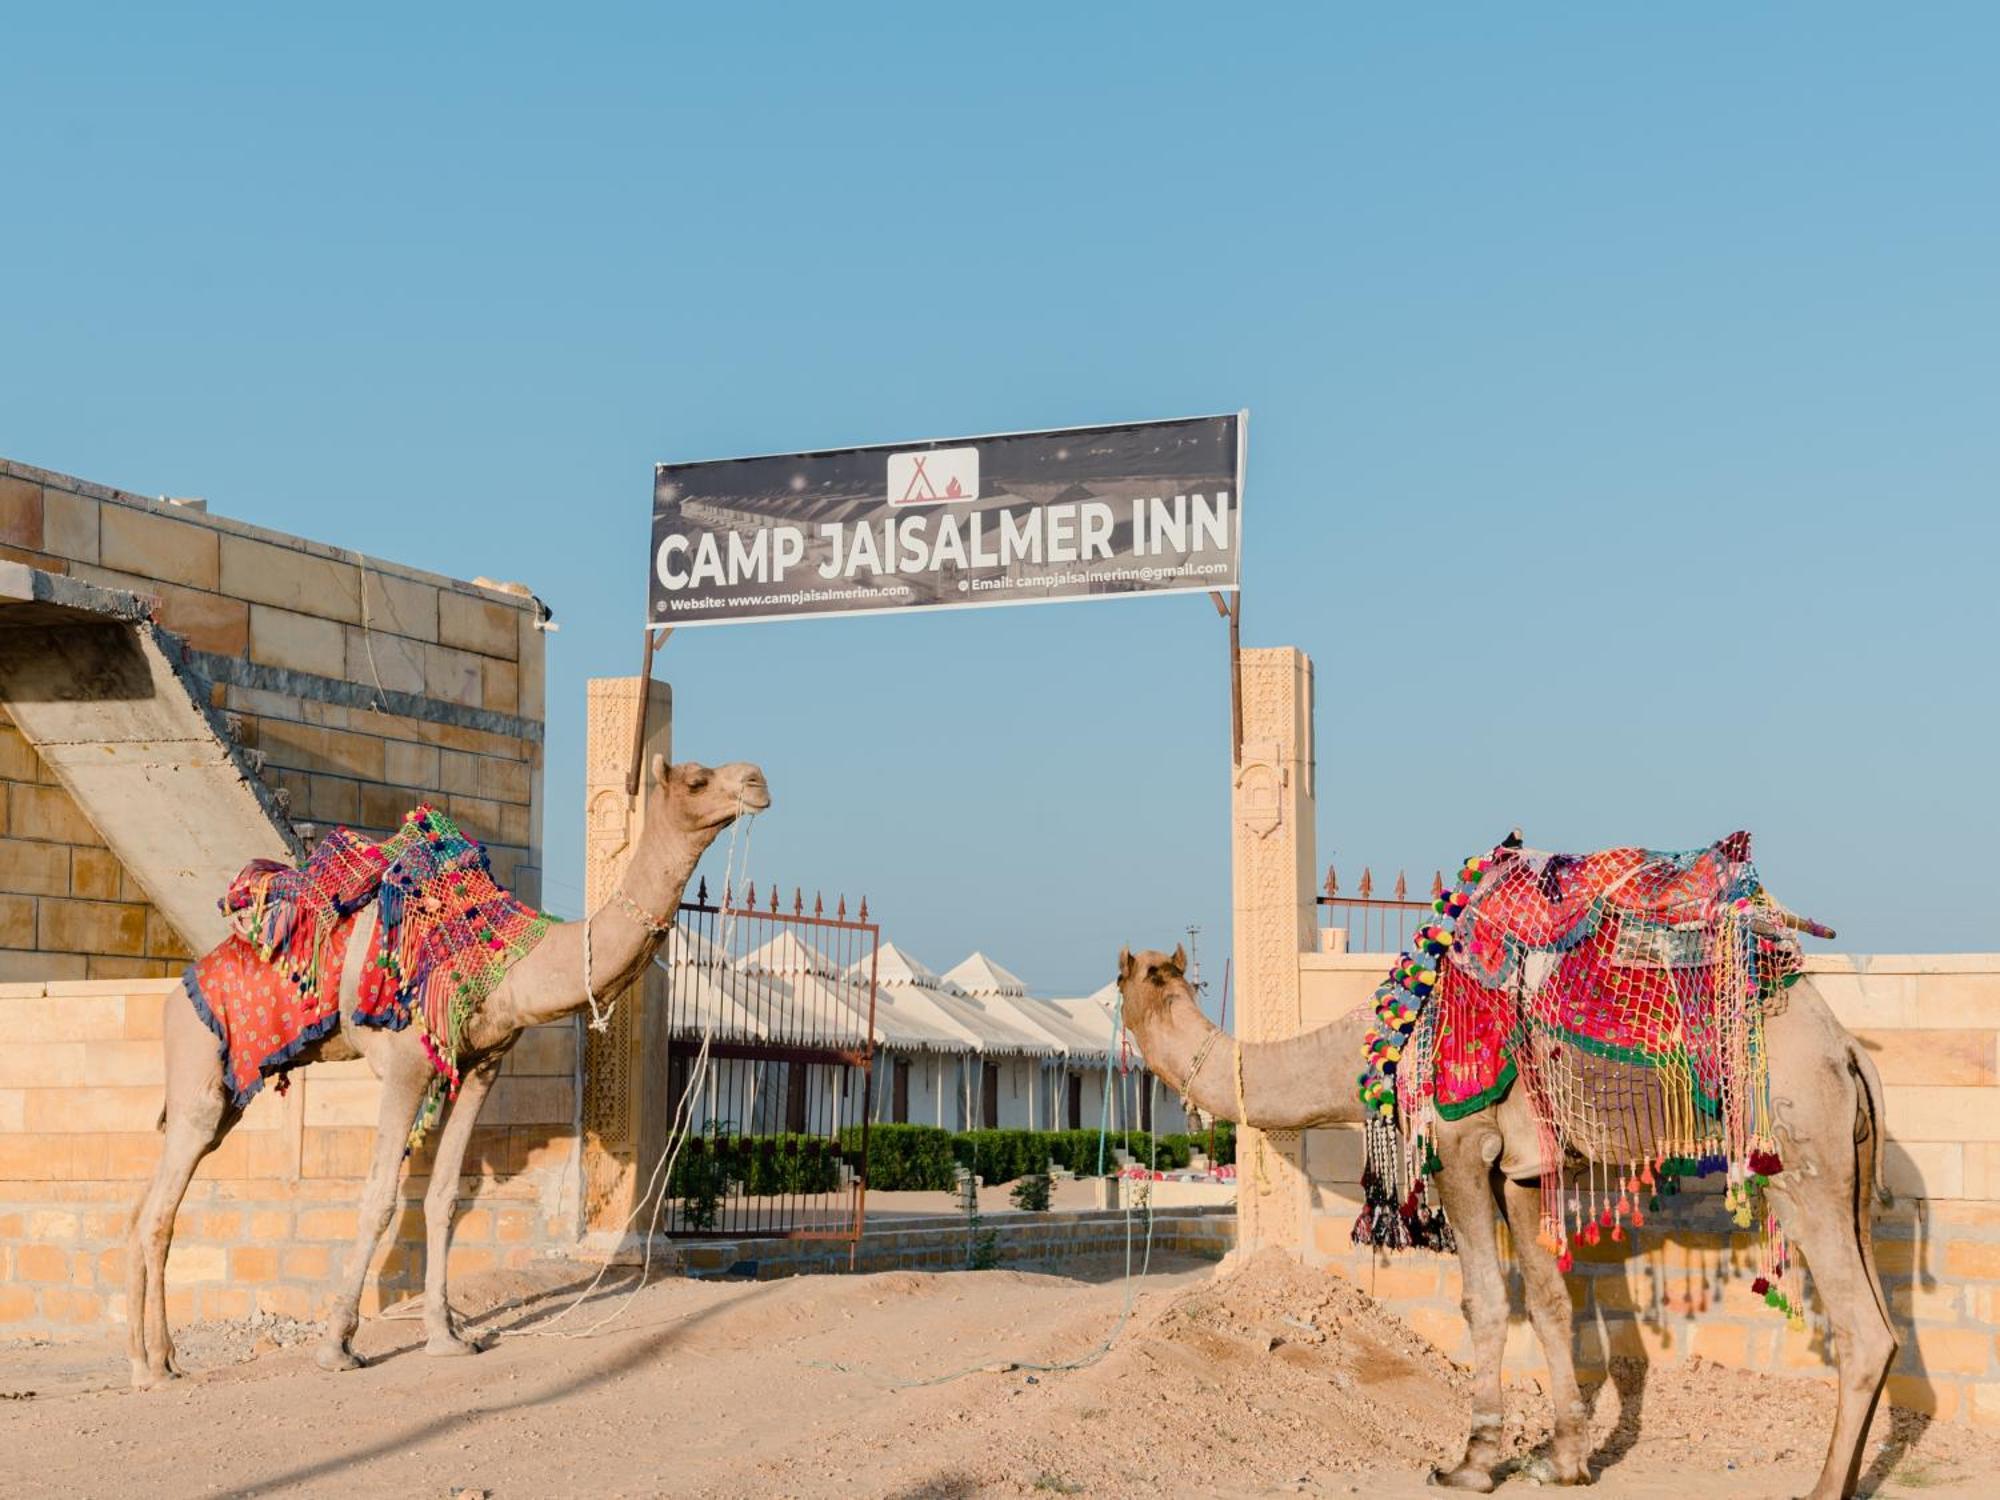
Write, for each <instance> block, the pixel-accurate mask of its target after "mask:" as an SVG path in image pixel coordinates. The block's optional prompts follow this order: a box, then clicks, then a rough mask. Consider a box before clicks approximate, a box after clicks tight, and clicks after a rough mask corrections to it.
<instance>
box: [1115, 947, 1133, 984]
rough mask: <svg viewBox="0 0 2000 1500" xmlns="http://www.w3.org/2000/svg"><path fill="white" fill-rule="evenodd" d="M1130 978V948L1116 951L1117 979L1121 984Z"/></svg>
mask: <svg viewBox="0 0 2000 1500" xmlns="http://www.w3.org/2000/svg"><path fill="white" fill-rule="evenodd" d="M1131 977H1132V950H1131V949H1130V948H1120V949H1119V950H1118V978H1119V980H1120V981H1121V982H1122V981H1124V980H1127V979H1130V978H1131Z"/></svg>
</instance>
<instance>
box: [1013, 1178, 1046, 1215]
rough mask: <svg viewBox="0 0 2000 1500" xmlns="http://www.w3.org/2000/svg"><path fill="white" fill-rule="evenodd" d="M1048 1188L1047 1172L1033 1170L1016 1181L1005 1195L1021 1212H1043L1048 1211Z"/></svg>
mask: <svg viewBox="0 0 2000 1500" xmlns="http://www.w3.org/2000/svg"><path fill="white" fill-rule="evenodd" d="M1049 1189H1050V1182H1049V1174H1048V1173H1046V1172H1034V1173H1030V1174H1029V1175H1028V1176H1026V1177H1023V1178H1022V1179H1021V1180H1020V1181H1019V1182H1016V1183H1015V1184H1014V1191H1013V1192H1011V1193H1009V1194H1008V1195H1007V1196H1008V1197H1009V1198H1010V1199H1011V1200H1012V1201H1013V1204H1014V1207H1016V1208H1018V1209H1020V1210H1021V1212H1023V1213H1029V1214H1045V1213H1047V1212H1048V1211H1049Z"/></svg>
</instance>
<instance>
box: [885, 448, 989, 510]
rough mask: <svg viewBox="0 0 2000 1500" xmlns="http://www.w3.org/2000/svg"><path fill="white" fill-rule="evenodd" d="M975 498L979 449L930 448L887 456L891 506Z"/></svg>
mask: <svg viewBox="0 0 2000 1500" xmlns="http://www.w3.org/2000/svg"><path fill="white" fill-rule="evenodd" d="M978 498H979V450H978V449H977V448H931V449H928V450H926V451H924V452H922V453H891V454H890V455H889V503H890V504H891V505H949V504H950V503H952V502H953V501H956V500H977V499H978Z"/></svg>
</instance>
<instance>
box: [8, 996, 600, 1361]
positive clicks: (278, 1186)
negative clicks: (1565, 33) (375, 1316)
mask: <svg viewBox="0 0 2000 1500" xmlns="http://www.w3.org/2000/svg"><path fill="white" fill-rule="evenodd" d="M186 1003H187V1002H186V1000H185V999H184V998H183V997H182V995H181V992H180V987H179V985H178V983H177V982H174V981H161V980H150V981H144V980H142V981H128V982H115V981H98V982H90V981H55V982H51V983H46V984H0V1337H11V1336H21V1335H36V1336H42V1337H61V1336H64V1335H74V1334H77V1333H83V1332H88V1331H90V1330H92V1329H94V1328H99V1327H101V1325H102V1324H104V1323H105V1322H107V1321H110V1322H119V1321H122V1320H123V1318H124V1315H125V1270H124V1267H125V1249H124V1236H125V1231H126V1226H127V1225H128V1223H129V1222H130V1216H131V1211H132V1208H133V1206H134V1205H135V1204H136V1203H137V1202H138V1199H139V1196H140V1195H141V1193H143V1191H144V1190H145V1185H146V1182H147V1180H148V1179H149V1178H150V1177H151V1175H152V1172H153V1167H154V1164H155V1163H156V1162H157V1161H158V1159H159V1152H160V1137H159V1135H158V1134H157V1132H156V1131H155V1130H154V1128H153V1127H154V1122H155V1120H156V1119H157V1117H158V1115H159V1110H160V1100H161V1092H162V1090H161V1085H162V1074H161V1062H160V1041H159V1037H160V1024H161V1017H162V1013H163V1007H165V1006H166V1005H170V1004H181V1005H184V1004H186ZM577 1035H578V1033H577V1029H576V1026H575V1025H574V1024H573V1023H571V1022H567V1021H565V1022H560V1023H557V1024H554V1025H551V1026H544V1027H537V1028H535V1029H534V1030H532V1031H530V1032H528V1033H527V1034H526V1035H525V1036H523V1037H522V1039H521V1041H520V1042H519V1043H518V1044H517V1045H516V1046H515V1048H514V1050H513V1052H512V1053H510V1054H509V1056H508V1058H507V1061H506V1063H505V1071H504V1072H503V1074H502V1076H501V1078H500V1080H499V1081H498V1082H497V1083H496V1084H495V1085H494V1088H493V1092H492V1093H491V1094H490V1095H489V1096H488V1097H487V1101H486V1107H485V1109H484V1110H483V1111H482V1112H481V1114H480V1125H479V1128H478V1130H477V1131H475V1132H474V1134H473V1137H472V1145H471V1148H470V1149H469V1151H468V1152H467V1154H466V1164H465V1172H464V1174H463V1176H462V1177H461V1178H460V1216H459V1219H458V1231H457V1234H456V1236H455V1238H454V1240H453V1245H452V1268H453V1270H454V1271H461V1270H462V1271H467V1272H471V1271H481V1270H490V1269H492V1268H494V1267H495V1266H512V1265H520V1264H524V1263H525V1262H526V1261H527V1260H528V1259H530V1258H531V1257H532V1256H534V1255H535V1254H537V1253H539V1252H540V1250H541V1249H543V1248H545V1247H546V1246H548V1245H549V1244H551V1243H569V1242H570V1241H571V1240H572V1239H573V1238H574V1235H575V1230H576V1223H577V1210H576V1202H575V1186H574V1185H575V1181H576V1162H575V1157H576V1135H575V1130H574V1120H575V1114H576V1092H575V1077H576V1049H577ZM377 1087H378V1086H377V1084H376V1083H375V1080H374V1079H373V1077H372V1076H370V1075H369V1073H368V1070H367V1065H366V1064H365V1063H361V1062H352V1063H337V1064H321V1065H318V1066H315V1067H312V1068H309V1069H306V1070H304V1071H302V1072H300V1073H298V1074H296V1075H294V1077H293V1081H292V1085H291V1089H290V1091H289V1093H288V1094H285V1095H280V1094H279V1093H278V1092H277V1091H276V1090H275V1089H274V1088H272V1087H270V1086H268V1085H267V1086H266V1087H265V1089H264V1091H263V1092H262V1093H260V1094H259V1095H258V1096H257V1097H256V1099H255V1100H253V1101H252V1102H251V1105H250V1108H249V1109H248V1110H247V1111H246V1112H245V1114H244V1117H243V1119H242V1121H241V1123H239V1124H238V1125H237V1127H236V1128H235V1129H234V1130H233V1131H232V1132H231V1133H230V1135H229V1137H228V1138H227V1139H226V1140H225V1141H224V1142H223V1144H222V1145H221V1147H219V1148H218V1149H217V1150H216V1151H215V1152H214V1153H213V1154H212V1155H210V1156H209V1157H208V1159H207V1160H206V1161H204V1162H203V1163H202V1165H201V1168H200V1170H199V1171H198V1172H197V1173H196V1174H195V1179H194V1182H193V1185H192V1186H191V1187H190V1188H189V1190H188V1195H187V1199H186V1202H185V1203H184V1204H183V1206H182V1208H181V1213H180V1218H179V1220H178V1222H177V1224H176V1226H175V1239H174V1248H173V1254H172V1259H171V1261H170V1262H169V1265H168V1269H167V1284H168V1289H169V1294H168V1312H169V1315H170V1316H171V1317H172V1318H173V1319H175V1320H176V1321H183V1322H184V1321H186V1320H189V1319H193V1318H244V1317H249V1316H250V1315H251V1314H253V1313H256V1312H263V1313H276V1314H285V1315H288V1316H291V1317H297V1318H308V1317H316V1316H319V1315H320V1314H321V1313H323V1312H324V1310H325V1293H326V1288H327V1281H328V1277H329V1276H330V1275H331V1274H332V1272H333V1270H334V1269H335V1268H336V1267H337V1266H339V1264H340V1263H341V1261H342V1259H343V1258H344V1256H345V1254H346V1250H347V1247H348V1246H349V1245H350V1244H352V1242H353V1237H354V1215H355V1204H356V1201H357V1199H358V1197H359V1195H360V1185H361V1178H362V1177H364V1176H365V1175H366V1173H367V1168H368V1157H369V1151H370V1148H371V1146H372V1143H373V1140H374V1134H375V1132H374V1120H375V1101H376V1093H377ZM429 1160H430V1153H429V1150H428V1148H427V1147H426V1148H425V1149H423V1150H420V1151H418V1152H417V1153H416V1154H415V1155H414V1156H413V1157H412V1158H411V1160H410V1163H409V1177H408V1179H407V1181H406V1183H405V1187H404V1199H405V1202H404V1208H403V1211H402V1215H401V1217H400V1219H399V1220H398V1222H397V1225H396V1228H395V1231H394V1234H393V1237H392V1238H391V1240H390V1241H389V1242H388V1243H387V1244H385V1245H384V1246H383V1247H382V1249H381V1250H380V1251H378V1253H377V1255H376V1258H375V1261H374V1265H373V1267H372V1269H371V1272H370V1275H369V1278H368V1283H367V1288H366V1290H365V1292H364V1295H363V1302H362V1307H363V1310H364V1311H372V1310H374V1309H376V1308H379V1307H380V1306H382V1305H383V1304H384V1303H386V1302H392V1301H395V1300H397V1299H398V1298H400V1297H403V1296H406V1295H409V1294H412V1293H415V1292H417V1291H419V1290H420V1289H421V1287H422V1284H423V1262H424V1243H423V1242H424V1231H423V1211H422V1206H421V1205H422V1198H423V1194H424V1192H425V1190H426V1188H427V1187H428V1185H429V1171H428V1163H429Z"/></svg>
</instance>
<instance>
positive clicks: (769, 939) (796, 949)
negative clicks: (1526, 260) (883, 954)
mask: <svg viewBox="0 0 2000 1500" xmlns="http://www.w3.org/2000/svg"><path fill="white" fill-rule="evenodd" d="M880 941H881V928H880V927H879V926H878V925H877V924H875V923H873V922H871V921H869V920H868V903H867V902H866V901H865V900H864V901H863V902H862V903H861V906H860V909H859V910H858V911H857V912H856V913H855V915H854V916H853V917H852V918H850V917H849V916H848V913H847V903H846V901H845V899H842V900H840V901H838V902H837V903H836V905H835V907H834V910H833V913H832V914H831V915H828V913H827V911H826V906H825V903H824V902H823V901H821V900H820V899H819V898H818V897H815V898H814V899H813V902H812V904H811V907H810V909H808V907H807V904H806V900H805V895H804V892H803V891H798V890H795V891H794V892H793V895H792V899H791V901H790V902H789V903H786V902H784V901H783V900H782V899H781V898H780V896H779V894H778V889H777V887H775V886H773V887H771V888H770V892H769V896H768V898H767V899H766V900H765V901H763V902H761V903H760V902H759V900H758V897H757V888H756V887H755V886H754V885H752V886H751V887H749V889H747V890H746V891H745V892H744V893H743V895H742V898H741V900H740V901H739V900H737V899H736V897H735V895H734V893H733V892H730V891H727V890H725V891H724V892H723V895H722V900H721V901H720V902H719V903H711V902H710V900H709V895H708V885H707V882H706V881H704V882H703V883H702V885H701V887H700V889H699V891H698V892H697V894H696V896H695V899H694V900H693V901H689V902H684V903H683V904H682V906H681V908H680V916H679V920H678V922H677V924H676V927H675V930H674V932H673V934H672V935H671V936H670V938H669V939H668V942H667V945H666V948H665V950H664V951H663V952H662V954H661V955H660V960H659V961H660V963H661V965H662V966H663V967H664V968H665V969H666V970H667V985H666V1043H667V1089H666V1097H667V1100H668V1101H669V1107H670V1108H672V1109H674V1110H676V1111H678V1112H679V1113H678V1115H677V1118H678V1119H679V1120H680V1121H681V1122H682V1124H683V1125H684V1128H685V1129H686V1131H687V1140H686V1143H685V1144H684V1145H683V1146H682V1147H681V1152H680V1156H679V1159H678V1160H677V1162H676V1164H675V1166H674V1170H673V1173H672V1175H671V1177H670V1178H669V1179H668V1183H667V1199H666V1203H665V1205H664V1213H663V1215H662V1223H663V1227H664V1229H665V1232H666V1233H668V1234H671V1235H676V1236H680V1237H690V1238H691V1237H699V1236H728V1237H730V1238H748V1237H752V1236H782V1237H786V1238H799V1239H836V1240H838V1239H845V1240H853V1239H858V1238H859V1237H860V1234H861V1223H862V1215H863V1212H864V1210H865V1207H866V1202H865V1200H866V1193H867V1183H868V1117H869V1115H870V1114H871V1113H873V1100H874V1086H875V1085H874V1063H875V979H876V950H877V948H878V946H879V944H880ZM704 1037H705V1038H706V1040H707V1045H708V1057H707V1063H706V1066H705V1067H702V1068H701V1069H700V1071H699V1073H698V1074H697V1070H696V1065H697V1062H698V1061H699V1059H700V1055H701V1049H702V1044H703V1040H704Z"/></svg>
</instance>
